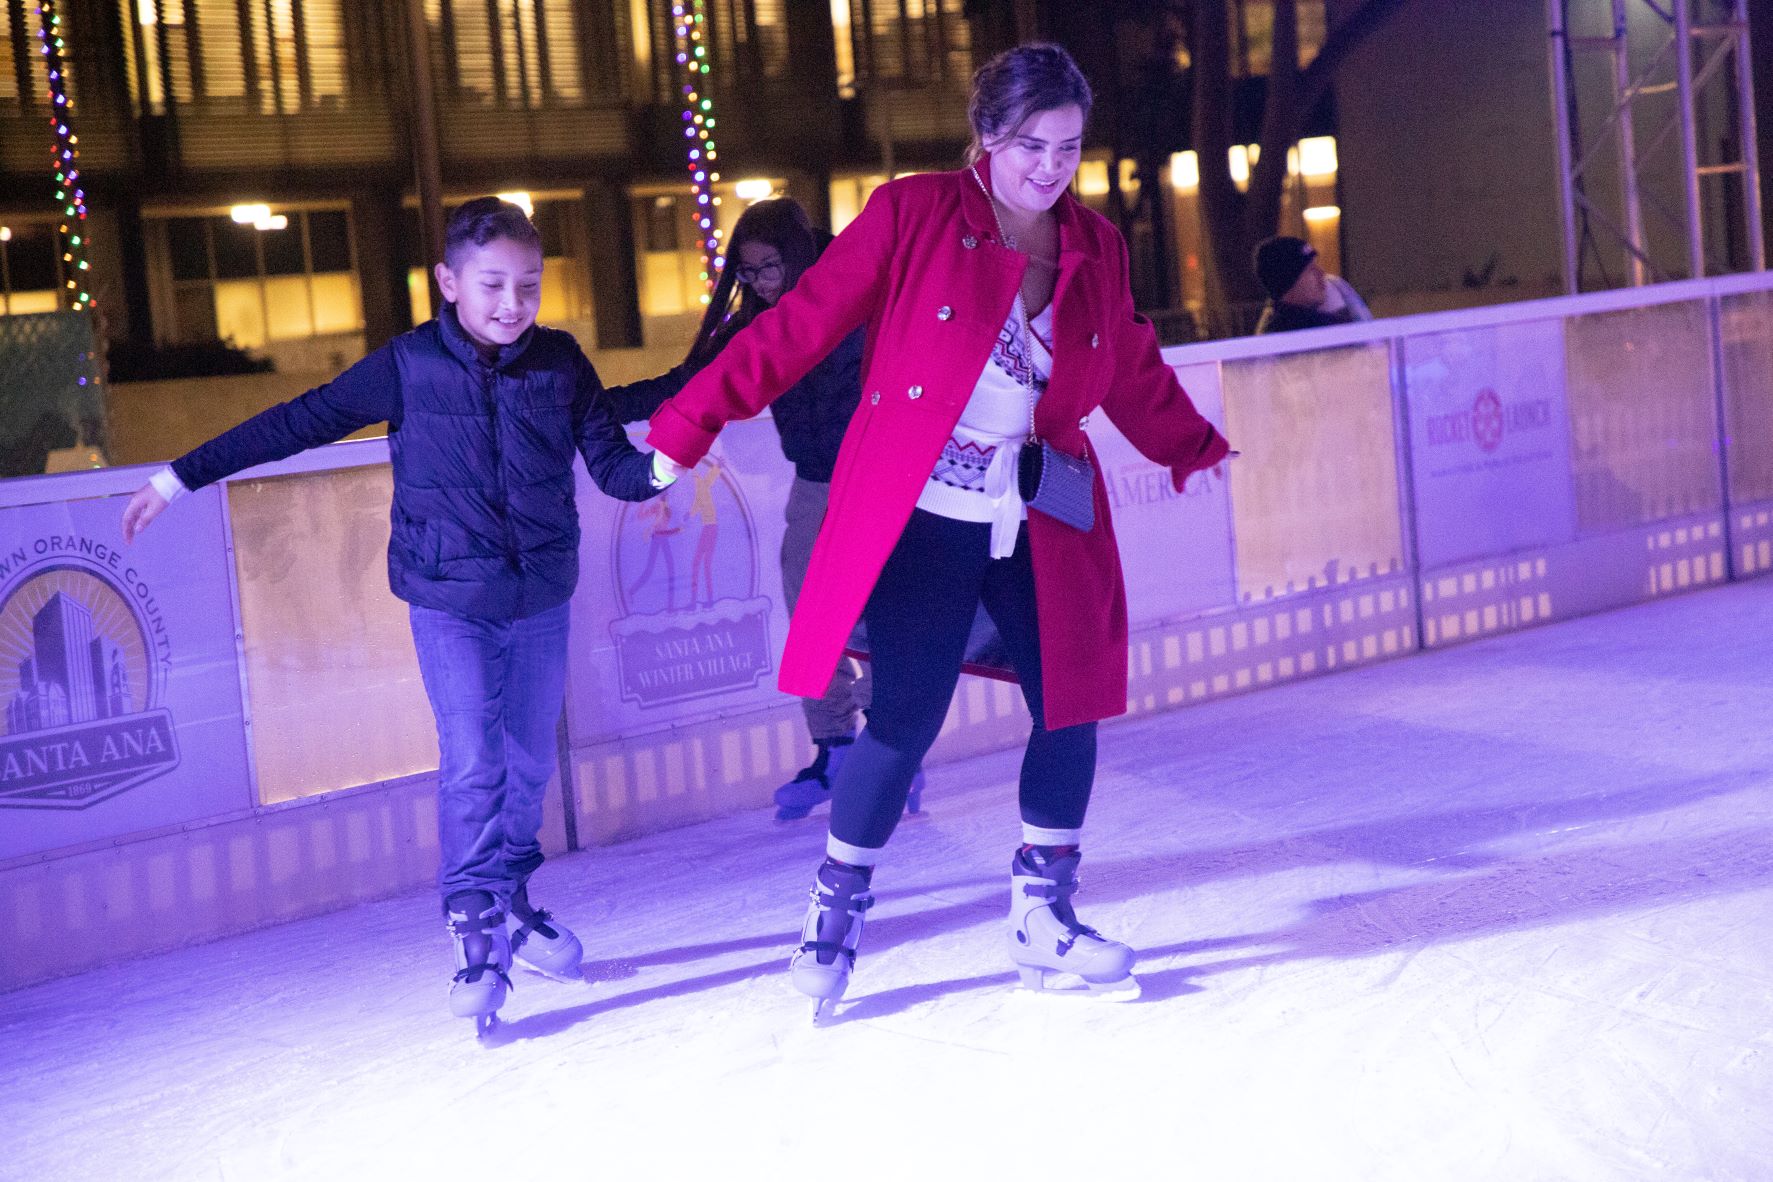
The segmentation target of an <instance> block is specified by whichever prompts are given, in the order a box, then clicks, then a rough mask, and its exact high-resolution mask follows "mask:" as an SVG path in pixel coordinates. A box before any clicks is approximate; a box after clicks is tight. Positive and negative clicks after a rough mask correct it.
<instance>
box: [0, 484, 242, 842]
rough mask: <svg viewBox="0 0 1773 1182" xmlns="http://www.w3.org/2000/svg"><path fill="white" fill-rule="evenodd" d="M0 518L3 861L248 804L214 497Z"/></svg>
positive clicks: (116, 500)
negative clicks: (147, 524) (139, 517)
mask: <svg viewBox="0 0 1773 1182" xmlns="http://www.w3.org/2000/svg"><path fill="white" fill-rule="evenodd" d="M124 503H125V502H124V498H122V497H98V498H92V499H87V500H79V501H68V502H63V503H59V504H46V505H25V506H18V507H14V508H6V509H0V702H3V703H4V705H5V710H6V715H5V726H4V733H3V734H0V859H6V858H15V857H20V856H23V855H27V854H34V853H40V852H43V851H46V850H52V849H59V848H61V847H64V846H71V845H79V844H83V843H85V842H90V841H94V840H100V839H104V838H111V837H117V836H120V835H123V834H127V833H135V832H140V831H142V830H148V829H156V828H161V827H163V826H167V825H175V824H180V823H183V822H186V821H192V820H196V819H199V818H202V817H209V816H215V815H218V814H222V813H230V812H237V811H240V810H242V809H246V808H248V807H250V806H251V804H252V800H251V790H250V787H249V781H248V776H247V767H246V747H245V742H244V720H243V718H242V714H241V708H240V673H239V668H238V665H237V661H236V656H235V646H234V627H233V619H234V611H233V607H232V605H231V601H230V597H229V591H228V571H227V566H226V562H227V557H226V556H227V546H226V543H225V539H224V537H223V531H222V527H221V507H220V506H221V502H220V495H219V494H218V493H215V492H208V493H199V494H195V495H193V496H192V497H191V498H190V501H189V503H187V504H184V505H181V506H180V507H179V508H180V510H181V511H180V512H177V513H168V514H166V515H164V516H163V517H162V518H160V520H158V521H156V522H155V524H154V528H153V530H152V532H151V533H149V534H147V535H145V536H144V537H142V538H141V539H139V540H138V541H137V542H136V544H135V545H133V546H125V545H124V543H123V538H122V533H121V530H120V528H119V525H118V522H119V520H120V518H121V517H122V514H123V506H124Z"/></svg>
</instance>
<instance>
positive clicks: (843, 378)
mask: <svg viewBox="0 0 1773 1182" xmlns="http://www.w3.org/2000/svg"><path fill="white" fill-rule="evenodd" d="M741 331H743V330H741ZM734 335H737V334H734ZM867 336H868V333H867V330H866V329H865V328H858V329H857V330H856V331H855V332H852V333H851V334H850V335H849V336H847V337H845V338H844V339H843V340H841V341H839V342H838V345H837V348H835V349H833V350H831V352H830V353H829V354H827V355H826V357H825V359H824V360H823V361H821V362H819V364H817V365H815V366H814V367H813V368H812V369H811V370H810V371H809V372H808V373H807V375H806V376H805V377H803V378H801V379H800V381H798V382H796V383H794V385H793V386H792V387H790V388H789V390H788V392H787V393H786V394H784V395H782V396H781V397H780V398H778V399H776V401H774V402H772V403H770V416H771V418H773V419H774V420H775V424H776V434H777V435H778V436H779V437H780V438H781V440H782V454H783V455H784V456H787V457H788V461H789V462H790V463H792V464H793V465H794V474H795V475H796V476H798V477H800V478H801V479H802V480H811V481H816V482H817V483H819V484H830V483H831V473H832V471H833V470H834V469H835V468H836V467H837V449H838V447H839V446H841V445H842V443H843V433H844V432H845V431H847V430H848V429H849V425H850V419H851V418H852V417H853V416H854V415H855V413H856V404H857V403H858V402H860V401H861V400H862V346H863V344H864V342H865V341H866V339H867ZM717 355H718V354H717ZM700 368H701V366H694V367H692V366H691V365H690V363H689V362H687V361H686V362H684V363H683V364H682V365H679V366H678V367H677V368H675V369H673V370H670V371H669V372H667V373H662V374H660V375H659V376H658V377H656V378H645V379H643V380H641V381H638V382H631V383H629V384H628V385H626V386H617V387H615V388H614V389H612V390H611V391H610V395H611V397H612V399H614V400H615V402H616V413H617V414H619V415H621V416H622V421H623V422H628V423H636V422H639V421H640V420H642V419H647V418H651V417H652V413H653V412H654V411H655V410H658V409H659V407H660V406H662V405H664V403H665V400H666V399H668V398H671V397H673V396H675V395H676V394H677V392H678V391H679V390H681V389H683V387H684V385H685V384H686V383H687V382H688V381H689V380H690V379H691V378H693V377H695V376H696V371H697V370H699V369H700Z"/></svg>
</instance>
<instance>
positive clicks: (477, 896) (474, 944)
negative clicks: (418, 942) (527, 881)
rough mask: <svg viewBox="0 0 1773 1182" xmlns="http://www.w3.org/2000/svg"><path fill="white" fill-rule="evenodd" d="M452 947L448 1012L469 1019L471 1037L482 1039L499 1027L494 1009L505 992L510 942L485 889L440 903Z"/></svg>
mask: <svg viewBox="0 0 1773 1182" xmlns="http://www.w3.org/2000/svg"><path fill="white" fill-rule="evenodd" d="M446 908H447V911H448V915H449V934H450V937H451V939H452V940H453V941H454V943H455V954H456V975H455V976H454V977H453V978H451V980H450V985H449V1011H450V1013H452V1014H454V1015H455V1016H456V1017H458V1018H472V1019H474V1033H475V1034H476V1035H477V1036H479V1037H481V1038H485V1037H486V1035H487V1033H488V1032H489V1031H491V1030H492V1029H493V1028H494V1027H495V1026H497V1025H498V1023H499V1007H500V1006H502V1005H504V1004H505V995H506V993H508V992H509V991H510V989H511V978H510V976H509V975H508V974H509V970H510V968H511V942H510V940H509V939H507V938H506V935H505V911H504V909H503V908H502V907H500V906H499V904H498V900H496V899H494V898H493V897H492V895H490V894H488V893H487V892H485V891H463V892H461V893H460V894H455V895H451V896H450V897H449V901H448V903H447V904H446Z"/></svg>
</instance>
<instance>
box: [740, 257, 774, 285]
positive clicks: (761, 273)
mask: <svg viewBox="0 0 1773 1182" xmlns="http://www.w3.org/2000/svg"><path fill="white" fill-rule="evenodd" d="M733 274H735V275H737V276H738V277H739V282H740V283H746V284H750V283H756V282H757V281H758V280H759V279H780V278H781V277H782V260H781V259H776V260H775V261H774V262H769V263H764V264H762V265H761V266H757V267H737V268H735V269H734V270H733Z"/></svg>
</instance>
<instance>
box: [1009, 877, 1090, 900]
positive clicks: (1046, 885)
mask: <svg viewBox="0 0 1773 1182" xmlns="http://www.w3.org/2000/svg"><path fill="white" fill-rule="evenodd" d="M1022 893H1023V894H1024V895H1027V896H1028V897H1030V898H1033V899H1047V900H1049V901H1050V900H1060V899H1069V898H1071V896H1073V895H1075V894H1076V893H1077V881H1076V880H1075V879H1073V880H1072V881H1071V882H1054V881H1053V880H1052V879H1050V878H1037V879H1034V880H1033V881H1032V882H1026V883H1023V884H1022Z"/></svg>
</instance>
